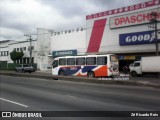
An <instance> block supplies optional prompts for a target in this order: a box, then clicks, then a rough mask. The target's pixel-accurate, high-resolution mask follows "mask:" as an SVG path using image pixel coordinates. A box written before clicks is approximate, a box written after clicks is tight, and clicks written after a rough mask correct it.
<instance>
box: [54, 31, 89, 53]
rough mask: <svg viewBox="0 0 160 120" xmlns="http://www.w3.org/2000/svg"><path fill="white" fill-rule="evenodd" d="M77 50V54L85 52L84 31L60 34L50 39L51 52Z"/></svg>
mask: <svg viewBox="0 0 160 120" xmlns="http://www.w3.org/2000/svg"><path fill="white" fill-rule="evenodd" d="M74 49H76V50H77V54H79V55H81V54H85V52H86V30H85V29H83V31H81V30H79V31H76V29H75V30H73V31H71V33H68V32H67V33H65V32H61V33H60V34H59V35H57V34H56V35H55V34H54V35H53V36H52V39H51V50H52V51H59V50H64V51H65V50H74Z"/></svg>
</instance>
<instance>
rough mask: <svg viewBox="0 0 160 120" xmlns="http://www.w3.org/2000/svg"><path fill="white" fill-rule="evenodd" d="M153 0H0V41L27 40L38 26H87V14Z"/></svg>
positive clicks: (64, 28) (65, 28)
mask: <svg viewBox="0 0 160 120" xmlns="http://www.w3.org/2000/svg"><path fill="white" fill-rule="evenodd" d="M146 1H150V0H0V41H2V40H18V41H21V40H24V39H26V38H25V36H24V34H35V33H36V32H37V28H45V29H51V30H54V31H64V30H69V29H75V28H79V27H85V25H86V15H90V14H93V13H98V12H103V11H107V10H112V9H115V8H121V7H125V6H128V5H134V4H137V3H141V2H146Z"/></svg>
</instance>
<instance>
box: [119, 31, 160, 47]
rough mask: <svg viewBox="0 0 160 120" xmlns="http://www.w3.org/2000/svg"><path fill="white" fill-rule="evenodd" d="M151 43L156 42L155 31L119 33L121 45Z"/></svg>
mask: <svg viewBox="0 0 160 120" xmlns="http://www.w3.org/2000/svg"><path fill="white" fill-rule="evenodd" d="M157 39H158V40H159V39H160V36H158V38H157ZM151 43H155V32H154V31H144V32H136V33H126V34H120V35H119V44H120V46H124V45H138V44H151Z"/></svg>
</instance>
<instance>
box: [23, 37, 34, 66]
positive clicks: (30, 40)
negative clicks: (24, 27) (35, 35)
mask: <svg viewBox="0 0 160 120" xmlns="http://www.w3.org/2000/svg"><path fill="white" fill-rule="evenodd" d="M24 36H28V37H29V42H30V46H29V48H28V49H29V54H30V57H29V66H31V65H32V38H31V35H29V34H24Z"/></svg>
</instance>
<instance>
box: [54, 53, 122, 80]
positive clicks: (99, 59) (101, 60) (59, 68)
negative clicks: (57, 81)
mask: <svg viewBox="0 0 160 120" xmlns="http://www.w3.org/2000/svg"><path fill="white" fill-rule="evenodd" d="M52 75H63V76H88V77H111V76H117V75H119V62H118V57H117V56H116V55H114V54H106V55H84V56H65V57H57V58H55V59H54V60H53V64H52Z"/></svg>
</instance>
